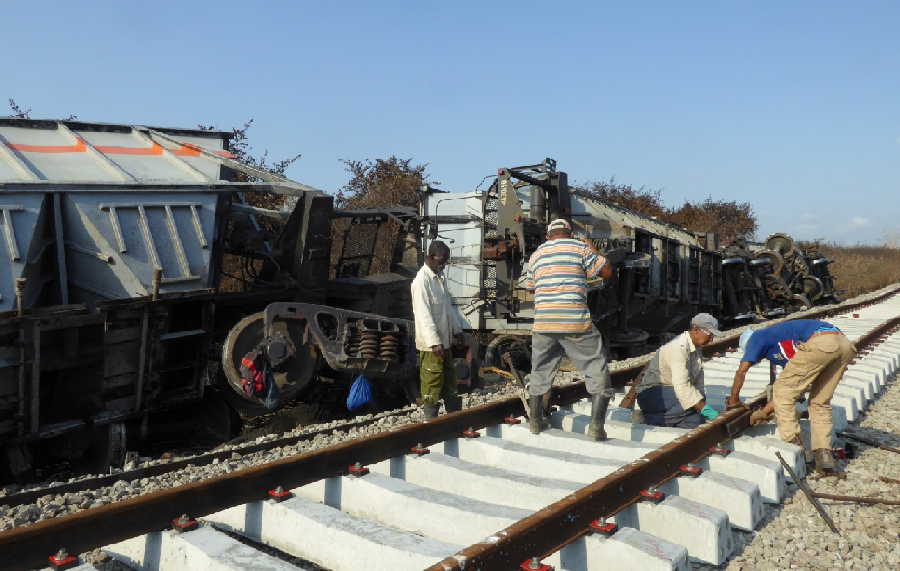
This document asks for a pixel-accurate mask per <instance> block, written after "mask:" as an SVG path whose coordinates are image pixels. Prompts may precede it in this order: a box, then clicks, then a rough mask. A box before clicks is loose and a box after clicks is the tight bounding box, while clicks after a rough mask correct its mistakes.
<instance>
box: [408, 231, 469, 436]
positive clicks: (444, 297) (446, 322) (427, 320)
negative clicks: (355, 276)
mask: <svg viewBox="0 0 900 571" xmlns="http://www.w3.org/2000/svg"><path fill="white" fill-rule="evenodd" d="M449 260H450V248H449V247H447V245H446V244H445V243H443V242H440V241H435V242H432V243H431V244H430V245H429V246H428V256H427V257H426V258H425V265H423V266H422V268H421V269H419V273H417V274H416V277H415V279H414V280H413V282H412V285H411V286H410V287H411V290H412V305H413V315H414V316H415V320H416V349H417V350H418V351H419V381H420V388H421V393H422V409H423V412H424V413H425V419H426V420H427V419H430V418H435V417H436V416H437V413H438V401H439V400H441V399H443V400H444V408H446V409H447V412H456V411H458V410H460V408H461V406H462V399H461V398H460V397H459V396H457V394H456V371H455V369H454V368H453V358H452V356H451V354H450V348H451V346H452V345H453V341H454V340H455V341H456V343H457V344H459V343H462V331H463V326H464V323H463V320H462V316H461V315H460V314H459V312H458V311H457V310H456V308H455V307H453V299H452V298H451V297H450V292H449V291H447V283H446V282H445V278H444V267H445V266H446V265H447V262H448V261H449Z"/></svg>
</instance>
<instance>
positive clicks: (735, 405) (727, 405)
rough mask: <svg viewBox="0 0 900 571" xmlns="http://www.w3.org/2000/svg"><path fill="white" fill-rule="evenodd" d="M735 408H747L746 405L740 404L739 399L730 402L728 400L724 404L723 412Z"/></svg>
mask: <svg viewBox="0 0 900 571" xmlns="http://www.w3.org/2000/svg"><path fill="white" fill-rule="evenodd" d="M736 408H747V405H745V404H744V403H742V402H741V399H735V400H731V398H729V399H728V402H726V403H725V410H734V409H736Z"/></svg>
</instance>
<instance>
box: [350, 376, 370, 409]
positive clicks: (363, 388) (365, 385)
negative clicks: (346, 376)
mask: <svg viewBox="0 0 900 571" xmlns="http://www.w3.org/2000/svg"><path fill="white" fill-rule="evenodd" d="M370 400H372V387H371V385H369V379H367V378H365V377H364V376H362V375H360V376H358V377H356V380H355V381H353V384H352V385H350V394H348V395H347V410H349V411H351V412H353V411H355V410H359V409H361V408H362V407H364V406H365V405H366V403H368V402H369V401H370Z"/></svg>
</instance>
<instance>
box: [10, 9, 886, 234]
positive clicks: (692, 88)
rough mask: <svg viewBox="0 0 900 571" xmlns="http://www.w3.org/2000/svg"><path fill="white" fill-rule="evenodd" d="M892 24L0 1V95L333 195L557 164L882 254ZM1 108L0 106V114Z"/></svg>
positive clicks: (649, 14)
mask: <svg viewBox="0 0 900 571" xmlns="http://www.w3.org/2000/svg"><path fill="white" fill-rule="evenodd" d="M898 24H900V2H892V1H884V2H874V1H864V2H823V1H814V2H813V1H804V2H799V1H798V2H780V1H774V0H772V1H757V2H725V1H703V2H700V1H698V2H688V1H682V2H672V1H660V2H639V1H635V2H616V3H612V2H564V1H559V2H531V1H521V0H520V1H514V2H512V1H511V2H488V1H484V0H483V1H480V2H470V1H465V0H457V1H454V2H429V1H423V0H419V1H412V0H410V1H406V2H394V1H388V0H380V1H377V2H376V1H372V2H366V3H363V2H348V1H344V2H300V1H294V2H275V1H268V2H266V1H262V0H258V1H256V2H253V1H243V2H231V1H227V0H218V1H216V2H201V1H188V2H174V1H168V0H162V1H160V2H121V1H119V2H100V1H96V2H93V1H89V0H85V1H83V2H71V1H59V2H48V1H40V0H28V1H18V0H5V1H3V2H2V3H0V34H2V38H3V44H4V55H5V57H4V58H3V59H4V64H3V71H2V72H0V97H2V98H3V99H5V98H7V97H13V98H15V99H16V100H18V101H19V102H20V103H22V104H25V105H27V106H28V107H31V108H32V109H33V111H32V116H34V117H54V118H55V117H61V116H65V115H67V114H69V113H75V114H77V115H78V116H79V119H83V120H95V121H105V122H123V123H135V124H155V125H163V126H178V127H192V126H195V125H196V124H198V123H204V124H214V125H216V126H218V127H220V128H230V127H232V126H237V125H239V124H241V123H242V122H243V121H245V120H246V119H248V118H253V119H254V120H255V126H254V127H253V129H252V130H251V131H250V134H251V141H252V142H253V143H254V145H255V147H256V149H257V150H263V149H268V150H269V153H270V155H271V156H272V157H273V158H276V159H277V158H282V157H284V156H287V155H291V154H295V153H302V154H303V158H302V159H301V160H300V161H299V162H298V163H297V164H296V165H295V166H294V167H292V168H291V170H289V171H288V174H289V175H290V176H291V177H292V178H294V179H296V180H299V181H302V182H304V183H307V184H311V185H314V186H317V187H319V188H322V189H323V190H326V191H329V192H334V191H336V190H337V189H338V188H339V187H340V186H341V185H342V184H344V183H345V182H346V180H347V175H346V172H345V171H344V168H343V165H342V164H341V163H340V161H339V159H342V158H343V159H363V158H381V157H387V156H389V155H391V154H396V155H398V156H400V157H413V158H414V159H415V160H416V161H417V162H426V163H428V164H429V165H430V167H429V170H430V172H431V173H432V176H433V178H434V179H435V180H437V181H440V182H441V183H442V187H443V188H446V189H448V190H454V191H463V190H470V189H472V188H474V187H475V185H477V184H478V182H479V181H480V180H481V179H482V178H483V177H484V176H485V175H488V174H491V173H493V172H495V171H496V169H497V168H498V167H501V166H513V165H516V164H527V163H534V162H538V161H540V160H542V159H543V158H544V157H545V156H551V157H554V158H556V159H557V160H558V162H559V168H560V169H562V170H565V171H567V172H568V173H569V178H570V180H573V179H574V180H575V181H576V182H577V181H582V182H584V181H589V180H598V179H608V178H609V177H611V176H615V178H616V180H617V181H619V182H623V183H629V184H632V185H635V186H641V185H645V186H647V187H650V188H659V189H662V191H663V198H664V200H665V202H666V203H667V204H669V205H677V204H679V203H680V202H681V201H683V200H685V199H687V200H692V201H697V200H702V199H703V198H705V197H707V196H712V197H713V198H717V199H725V200H738V201H749V202H751V203H752V204H753V206H754V208H755V211H756V213H757V214H758V217H759V221H760V231H759V233H758V237H764V236H765V235H766V234H769V233H771V232H778V231H781V232H788V233H791V234H793V235H795V236H796V237H799V238H804V239H809V238H824V239H827V240H833V241H839V242H843V243H856V242H867V243H880V242H881V241H883V239H884V238H885V236H886V235H897V236H900V207H898V202H900V201H898V198H897V196H898V194H900V33H898ZM3 113H4V110H3V109H2V107H0V114H3Z"/></svg>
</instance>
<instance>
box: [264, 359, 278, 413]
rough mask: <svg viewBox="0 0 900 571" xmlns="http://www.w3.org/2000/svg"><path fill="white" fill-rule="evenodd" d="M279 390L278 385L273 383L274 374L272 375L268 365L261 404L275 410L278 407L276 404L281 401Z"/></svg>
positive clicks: (267, 408)
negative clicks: (264, 391)
mask: <svg viewBox="0 0 900 571" xmlns="http://www.w3.org/2000/svg"><path fill="white" fill-rule="evenodd" d="M280 397H281V395H280V391H279V390H278V385H276V384H275V376H274V375H272V370H271V369H269V368H268V367H267V368H266V395H265V396H264V397H263V406H265V407H266V410H275V409H276V408H278V404H279V403H280V402H281V398H280Z"/></svg>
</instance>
